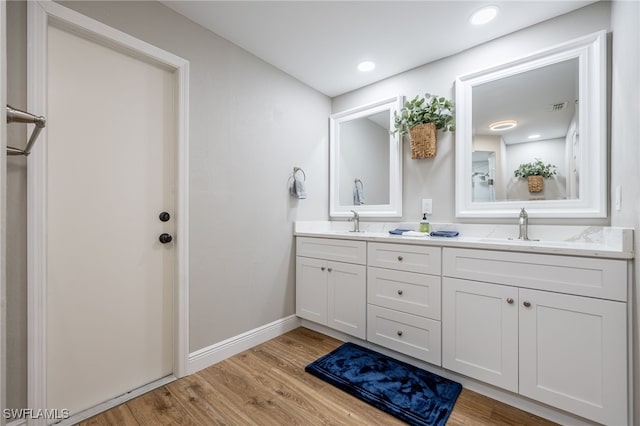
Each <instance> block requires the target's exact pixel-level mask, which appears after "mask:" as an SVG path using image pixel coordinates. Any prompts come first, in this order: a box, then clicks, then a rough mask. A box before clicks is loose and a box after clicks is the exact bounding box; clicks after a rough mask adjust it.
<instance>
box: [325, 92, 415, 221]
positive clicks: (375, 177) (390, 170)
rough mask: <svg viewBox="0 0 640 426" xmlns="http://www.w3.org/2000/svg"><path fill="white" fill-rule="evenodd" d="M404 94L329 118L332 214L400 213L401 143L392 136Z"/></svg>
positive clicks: (330, 199)
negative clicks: (394, 122) (392, 128)
mask: <svg viewBox="0 0 640 426" xmlns="http://www.w3.org/2000/svg"><path fill="white" fill-rule="evenodd" d="M401 106H402V99H401V97H400V96H397V97H394V98H390V99H385V100H381V101H379V102H374V103H372V104H368V105H364V106H361V107H357V108H353V109H350V110H347V111H343V112H340V113H337V114H332V115H331V117H330V118H329V130H330V139H329V155H330V174H329V181H330V182H329V205H330V206H329V207H330V216H331V217H350V216H352V213H351V210H355V211H357V212H358V213H359V214H360V216H362V217H401V216H402V146H401V140H400V138H399V137H398V135H397V134H396V135H390V134H389V130H390V128H391V126H392V123H393V114H394V111H399V110H400V108H401Z"/></svg>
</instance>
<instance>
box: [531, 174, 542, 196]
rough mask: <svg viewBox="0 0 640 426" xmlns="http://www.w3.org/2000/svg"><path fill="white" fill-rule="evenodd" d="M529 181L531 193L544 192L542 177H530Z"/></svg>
mask: <svg viewBox="0 0 640 426" xmlns="http://www.w3.org/2000/svg"><path fill="white" fill-rule="evenodd" d="M527 181H528V183H529V192H542V188H543V187H544V181H543V180H542V176H528V177H527Z"/></svg>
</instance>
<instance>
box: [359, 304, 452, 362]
mask: <svg viewBox="0 0 640 426" xmlns="http://www.w3.org/2000/svg"><path fill="white" fill-rule="evenodd" d="M440 327H441V326H440V321H434V320H432V319H428V318H423V317H419V316H417V315H411V314H407V313H404V312H398V311H394V310H392V309H387V308H382V307H380V306H375V305H368V306H367V340H368V341H370V342H372V343H376V344H378V345H380V346H384V347H385V348H389V349H393V350H394V351H398V352H401V353H403V354H406V355H409V356H412V357H414V358H418V359H420V360H422V361H426V362H430V363H432V364H436V365H441V357H442V348H441V340H440V337H441V336H440V333H441V330H440Z"/></svg>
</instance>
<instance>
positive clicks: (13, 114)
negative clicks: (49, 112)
mask: <svg viewBox="0 0 640 426" xmlns="http://www.w3.org/2000/svg"><path fill="white" fill-rule="evenodd" d="M7 123H27V124H35V125H36V127H35V128H34V129H33V132H32V133H31V136H30V137H29V141H28V142H27V146H26V147H25V149H20V148H15V147H13V146H7V155H24V156H27V155H29V154H31V148H33V144H34V143H35V142H36V139H37V138H38V135H39V134H40V131H41V130H42V129H43V128H44V126H45V125H46V123H47V121H46V120H45V118H44V117H43V116H38V115H34V114H31V113H30V112H26V111H22V110H19V109H17V108H13V107H12V106H11V105H7Z"/></svg>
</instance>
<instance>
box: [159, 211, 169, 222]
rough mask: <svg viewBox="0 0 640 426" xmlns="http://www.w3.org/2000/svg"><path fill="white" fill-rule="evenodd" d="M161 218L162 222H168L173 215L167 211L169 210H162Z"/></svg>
mask: <svg viewBox="0 0 640 426" xmlns="http://www.w3.org/2000/svg"><path fill="white" fill-rule="evenodd" d="M159 218H160V221H161V222H168V221H169V219H171V215H170V214H169V213H167V212H162V213H160V216H159Z"/></svg>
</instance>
